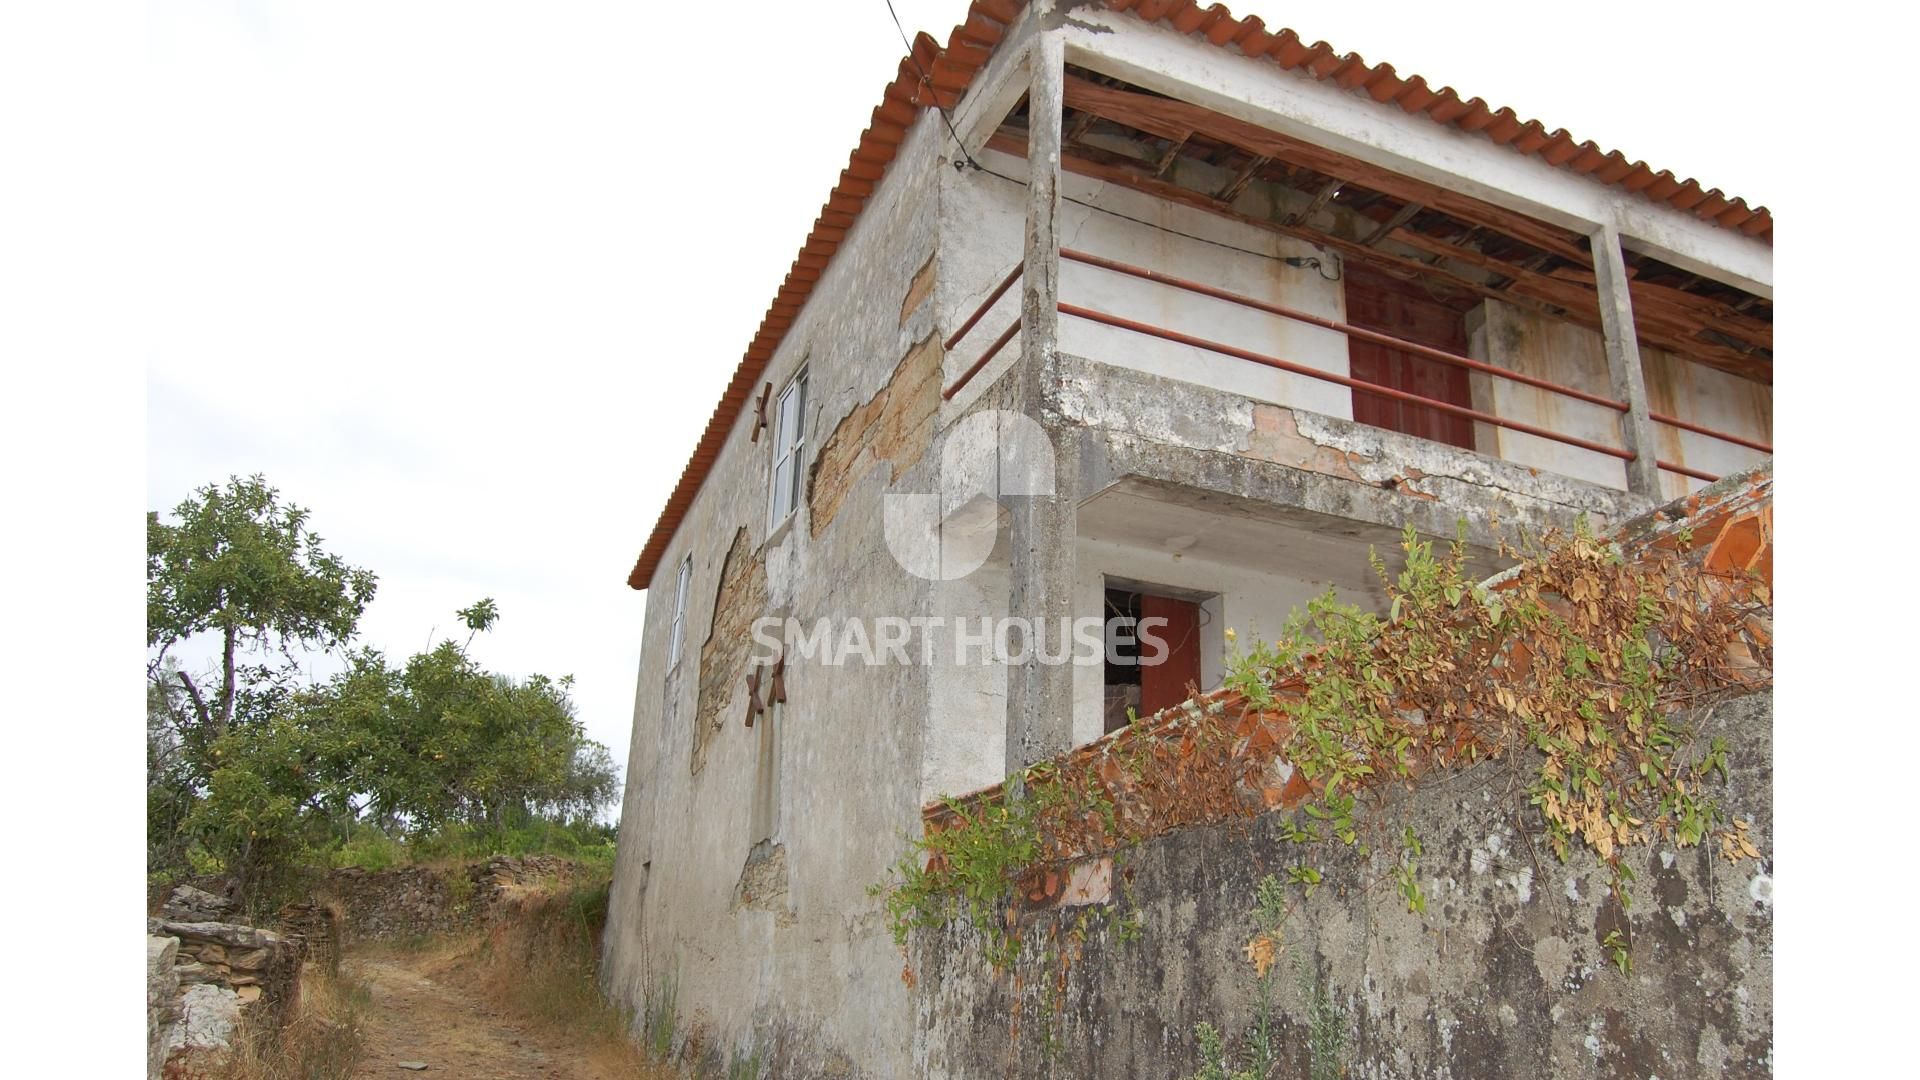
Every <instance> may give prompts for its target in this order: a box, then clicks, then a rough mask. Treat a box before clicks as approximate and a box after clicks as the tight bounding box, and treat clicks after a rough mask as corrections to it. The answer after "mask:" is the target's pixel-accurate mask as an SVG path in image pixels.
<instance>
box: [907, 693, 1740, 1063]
mask: <svg viewBox="0 0 1920 1080" xmlns="http://www.w3.org/2000/svg"><path fill="white" fill-rule="evenodd" d="M1772 718H1773V708H1772V695H1771V693H1761V694H1757V695H1752V696H1748V697H1745V698H1741V699H1735V700H1732V701H1727V702H1723V703H1721V704H1719V705H1717V706H1714V707H1713V708H1711V709H1710V710H1708V711H1706V712H1705V713H1704V714H1703V715H1701V716H1699V717H1697V718H1696V724H1697V725H1698V727H1699V729H1700V730H1701V732H1702V733H1703V734H1707V735H1720V736H1723V737H1725V738H1726V739H1727V742H1728V744H1729V746H1730V747H1731V757H1732V760H1731V763H1730V765H1731V778H1730V781H1729V782H1728V784H1727V786H1726V789H1725V790H1724V791H1723V792H1718V793H1717V794H1718V796H1719V798H1720V801H1721V804H1722V805H1723V806H1724V807H1725V808H1726V809H1727V810H1728V811H1729V812H1730V813H1732V814H1733V815H1734V816H1736V817H1739V818H1743V819H1744V818H1749V817H1750V818H1751V819H1752V822H1753V826H1752V835H1753V837H1754V843H1755V844H1756V846H1757V847H1758V848H1759V849H1760V851H1761V853H1762V856H1763V857H1762V858H1761V859H1758V860H1747V861H1744V862H1741V863H1738V864H1728V863H1727V862H1725V861H1724V860H1723V859H1721V858H1720V857H1719V856H1718V854H1717V853H1716V852H1711V851H1709V850H1707V849H1706V848H1701V847H1694V848H1688V849H1675V848H1673V847H1671V846H1654V847H1652V848H1642V849H1637V850H1635V851H1634V852H1633V853H1632V854H1631V855H1630V856H1629V857H1628V864H1629V865H1630V866H1631V867H1632V869H1633V871H1634V873H1635V875H1636V879H1637V880H1636V881H1635V883H1634V884H1633V886H1632V898H1633V901H1634V903H1633V905H1632V907H1631V909H1630V911H1629V912H1627V913H1626V914H1627V915H1628V916H1629V917H1626V918H1623V913H1622V911H1621V909H1620V907H1619V905H1618V904H1617V903H1616V902H1615V901H1613V900H1612V899H1611V898H1610V895H1609V893H1608V891H1607V887H1606V883H1607V880H1608V879H1607V874H1606V871H1605V870H1604V868H1602V867H1601V866H1600V865H1599V864H1598V863H1597V862H1596V861H1595V860H1594V859H1593V858H1592V857H1591V856H1589V855H1587V854H1585V853H1579V854H1576V855H1575V856H1574V857H1573V858H1572V860H1571V861H1570V862H1569V863H1568V864H1566V865H1562V864H1560V863H1558V862H1557V861H1556V860H1555V859H1554V857H1553V856H1552V854H1551V852H1550V851H1548V850H1547V849H1545V847H1544V846H1543V845H1541V844H1539V843H1538V838H1537V837H1535V836H1534V835H1533V834H1534V833H1535V832H1536V831H1537V830H1536V829H1535V828H1534V825H1533V823H1532V822H1531V821H1518V822H1516V821H1514V820H1511V819H1509V818H1508V817H1506V816H1505V812H1504V811H1503V810H1501V809H1498V806H1499V804H1498V803H1496V802H1495V801H1492V800H1489V799H1486V798H1484V797H1483V796H1482V794H1481V793H1480V791H1478V790H1477V789H1476V788H1475V787H1474V786H1472V785H1471V784H1447V783H1437V784H1432V785H1428V786H1425V787H1423V788H1421V789H1420V791H1419V792H1418V793H1417V794H1415V795H1412V796H1406V795H1396V796H1394V797H1392V798H1391V799H1390V800H1389V802H1388V804H1387V805H1386V806H1384V807H1382V808H1378V809H1372V810H1368V811H1367V812H1366V818H1367V819H1369V820H1376V821H1384V822H1391V823H1393V827H1394V830H1395V832H1396V833H1397V830H1398V827H1399V823H1400V822H1402V821H1407V822H1410V823H1411V824H1412V827H1413V828H1414V830H1415V832H1416V833H1417V834H1418V835H1419V836H1420V837H1421V839H1422V842H1423V844H1424V846H1425V855H1424V857H1423V858H1422V859H1421V861H1420V869H1419V876H1420V881H1421V884H1422V887H1423V889H1424V890H1425V891H1426V895H1427V912H1426V914H1425V916H1424V917H1423V916H1420V915H1413V914H1409V913H1408V912H1407V909H1406V904H1405V902H1404V901H1403V900H1402V899H1401V898H1400V897H1399V896H1398V895H1397V893H1396V892H1395V891H1394V889H1393V887H1392V882H1391V880H1389V881H1388V882H1387V883H1386V885H1385V886H1383V887H1380V888H1377V889H1374V890H1372V891H1371V892H1363V891H1361V889H1360V888H1358V886H1360V885H1361V884H1362V883H1364V882H1370V881H1373V880H1376V879H1378V878H1379V877H1381V875H1383V874H1384V873H1386V872H1387V870H1388V868H1389V867H1390V865H1391V863H1390V861H1389V860H1388V859H1383V858H1380V857H1376V858H1373V859H1371V860H1369V859H1368V858H1367V857H1366V856H1364V855H1363V854H1362V853H1361V852H1360V851H1359V850H1358V849H1355V848H1336V849H1335V850H1334V851H1333V852H1331V853H1329V854H1330V856H1331V857H1330V858H1322V857H1321V854H1322V853H1321V852H1320V851H1319V850H1318V849H1316V862H1318V863H1319V864H1320V865H1322V866H1323V867H1324V869H1325V873H1326V884H1324V885H1323V886H1322V887H1321V888H1320V889H1319V890H1318V891H1316V892H1315V893H1314V895H1313V896H1312V897H1310V898H1308V899H1307V900H1305V901H1304V902H1303V903H1302V904H1301V906H1300V907H1299V908H1298V909H1297V910H1296V911H1295V912H1294V913H1293V915H1292V916H1291V917H1290V918H1289V920H1288V921H1287V923H1286V925H1285V930H1284V933H1285V938H1286V943H1287V950H1288V953H1289V954H1290V955H1288V956H1286V957H1284V958H1283V959H1282V960H1281V967H1280V969H1279V970H1280V972H1281V975H1280V977H1279V978H1278V979H1277V980H1276V987H1275V998H1274V1001H1275V1005H1276V1011H1277V1014H1278V1018H1279V1032H1280V1040H1279V1041H1280V1044H1281V1045H1282V1046H1283V1047H1284V1048H1285V1055H1286V1060H1287V1062H1288V1065H1287V1066H1286V1067H1285V1069H1284V1071H1283V1075H1290V1076H1297V1075H1305V1065H1306V1059H1305V1056H1304V1055H1305V1052H1306V1051H1305V1046H1306V1040H1307V1028H1306V1025H1305V1022H1304V1020H1303V997H1302V994H1301V991H1300V988H1299V986H1298V984H1297V981H1296V978H1295V975H1294V971H1293V964H1294V963H1295V962H1296V957H1297V958H1299V960H1300V961H1301V962H1304V963H1307V964H1310V965H1311V968H1312V970H1313V972H1314V973H1315V977H1316V978H1317V979H1318V980H1319V981H1320V983H1321V984H1322V985H1323V986H1325V987H1326V988H1327V989H1328V991H1329V992H1330V994H1331V996H1332V998H1333V1000H1334V1001H1335V1002H1336V1003H1337V1004H1338V1005H1339V1006H1340V1007H1341V1008H1342V1009H1343V1010H1344V1012H1345V1013H1346V1018H1345V1020H1344V1022H1343V1024H1342V1030H1343V1031H1344V1034H1345V1036H1346V1039H1345V1041H1346V1045H1347V1051H1346V1052H1345V1054H1344V1062H1345V1064H1346V1068H1347V1071H1346V1074H1345V1075H1348V1076H1353V1077H1408V1078H1413V1077H1461V1078H1464V1077H1476V1078H1477V1077H1492V1076H1512V1077H1522V1076H1524V1077H1592V1076H1605V1077H1616V1076H1617V1077H1634V1078H1645V1077H1648V1076H1660V1077H1663V1078H1672V1077H1719V1076H1766V1075H1770V1074H1771V1058H1772V1025H1773V1006H1772V1000H1773V982H1772V956H1773V908H1772V896H1773V892H1772V890H1773V881H1772V877H1771V874H1772V868H1773V866H1772V851H1773V842H1772V738H1771V733H1772ZM1282 820H1283V818H1282V817H1281V816H1278V815H1269V816H1267V817H1264V818H1259V819H1255V820H1254V821H1253V822H1252V823H1250V824H1249V826H1247V827H1246V828H1244V829H1241V828H1229V827H1207V828H1194V829H1187V830H1183V831H1179V832H1175V833H1172V834H1169V835H1167V836H1164V837H1162V838H1160V839H1158V840H1153V841H1148V842H1147V843H1144V844H1141V845H1139V846H1138V847H1135V848H1132V849H1129V850H1127V851H1126V852H1124V853H1123V855H1121V856H1120V857H1118V858H1116V860H1115V862H1116V879H1117V880H1116V883H1115V886H1114V888H1113V899H1114V900H1115V901H1116V903H1117V909H1116V910H1114V911H1113V912H1111V913H1110V914H1109V915H1108V916H1107V917H1104V918H1089V919H1087V920H1086V923H1085V925H1087V926H1088V928H1089V929H1088V931H1087V934H1086V938H1085V941H1084V945H1083V946H1082V947H1081V951H1080V952H1079V955H1078V957H1077V959H1074V960H1073V962H1072V963H1071V964H1070V965H1062V963H1061V962H1060V959H1059V958H1060V957H1061V956H1065V955H1069V954H1070V952H1071V950H1072V949H1073V948H1074V943H1073V940H1072V937H1073V935H1072V930H1073V928H1074V927H1075V926H1076V925H1079V924H1081V922H1082V919H1083V917H1085V916H1086V915H1087V913H1089V912H1095V911H1099V910H1100V909H1099V908H1098V907H1080V908H1072V907H1069V908H1053V909H1046V910H1040V911H1029V912H1026V913H1024V914H1023V916H1022V923H1021V925H1022V930H1023V935H1024V937H1023V940H1025V941H1026V942H1028V943H1029V946H1028V949H1027V950H1026V954H1025V959H1023V960H1022V961H1021V963H1020V964H1019V966H1018V968H1017V969H1016V970H1017V974H1018V987H1019V988H1018V989H1016V983H1015V979H1014V977H1013V975H1012V974H1009V973H996V972H994V971H993V970H992V969H991V968H990V966H989V965H987V964H986V963H985V961H984V960H982V959H981V957H980V953H979V940H978V938H977V936H976V935H974V934H973V932H972V931H970V930H964V929H951V928H950V929H947V930H944V931H940V932H934V933H926V934H924V935H922V936H919V937H917V938H916V939H915V942H914V947H913V951H912V958H913V961H914V969H915V972H916V975H917V983H916V988H915V991H914V1000H915V1007H916V1014H917V1018H918V1023H919V1025H920V1028H921V1036H920V1038H919V1040H918V1042H917V1043H916V1046H915V1061H916V1068H917V1070H918V1073H919V1075H924V1076H951V1077H968V1076H981V1077H985V1076H994V1077H998V1076H1048V1075H1054V1076H1101V1077H1143V1078H1145V1077H1152V1078H1155V1080H1159V1078H1164V1077H1170V1076H1180V1075H1186V1074H1190V1073H1192V1072H1193V1071H1194V1070H1195V1069H1196V1068H1197V1067H1198V1065H1199V1057H1198V1052H1197V1047H1196V1043H1195V1040H1194V1035H1193V1026H1194V1024H1196V1023H1197V1022H1199V1021H1202V1020H1205V1021H1208V1022H1210V1023H1212V1024H1214V1025H1215V1026H1216V1027H1217V1028H1219V1029H1220V1030H1222V1031H1223V1032H1226V1033H1227V1035H1228V1037H1229V1040H1230V1043H1231V1044H1233V1045H1237V1044H1238V1043H1239V1035H1240V1033H1241V1032H1242V1031H1243V1030H1244V1029H1245V1026H1246V1025H1247V1024H1248V1023H1249V1022H1251V1020H1252V1018H1253V1016H1254V1003H1255V993H1254V990H1255V981H1254V977H1253V970H1252V968H1251V967H1250V966H1249V964H1248V963H1247V961H1246V958H1245V957H1244V955H1243V953H1242V948H1243V946H1244V945H1245V944H1246V942H1247V940H1248V939H1249V938H1250V937H1251V936H1252V934H1253V931H1254V926H1253V923H1252V920H1251V916H1250V914H1249V912H1250V909H1251V908H1252V906H1253V902H1254V889H1255V885H1256V883H1257V882H1258V881H1259V879H1260V878H1261V877H1262V876H1263V875H1265V874H1268V873H1278V872H1280V871H1282V870H1283V869H1284V868H1285V867H1286V866H1289V865H1292V864H1293V863H1295V862H1296V861H1297V860H1298V855H1297V850H1298V849H1297V848H1295V847H1294V846H1293V845H1291V844H1290V843H1288V842H1287V841H1285V840H1283V839H1281V838H1280V835H1279V826H1280V825H1281V823H1282ZM1386 847H1387V848H1388V850H1389V851H1393V850H1397V849H1395V848H1394V847H1393V845H1392V844H1391V843H1389V844H1388V845H1386ZM1389 858H1390V857H1389ZM1128 913H1133V914H1137V916H1138V917H1139V918H1140V919H1141V927H1140V933H1139V936H1138V937H1137V938H1136V939H1135V940H1132V941H1130V942H1122V941H1121V940H1120V938H1119V935H1118V933H1117V932H1116V930H1115V929H1114V924H1115V922H1116V919H1117V917H1119V916H1121V915H1125V914H1128ZM1614 929H1621V930H1623V932H1624V934H1625V935H1626V937H1627V938H1628V940H1629V941H1630V944H1631V957H1632V973H1631V974H1630V975H1623V974H1622V973H1621V972H1620V971H1619V970H1618V969H1617V968H1615V967H1614V966H1613V963H1612V960H1611V957H1610V954H1609V951H1608V950H1607V949H1606V948H1605V947H1603V946H1602V944H1601V943H1602V941H1603V940H1604V939H1605V938H1606V936H1607V933H1608V932H1609V931H1610V930H1614ZM1049 954H1051V956H1049ZM1063 966H1064V971H1065V975H1064V981H1063V982H1062V981H1059V980H1060V978H1061V977H1060V974H1059V973H1060V972H1061V970H1062V969H1063ZM1056 988H1057V989H1056Z"/></svg>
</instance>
